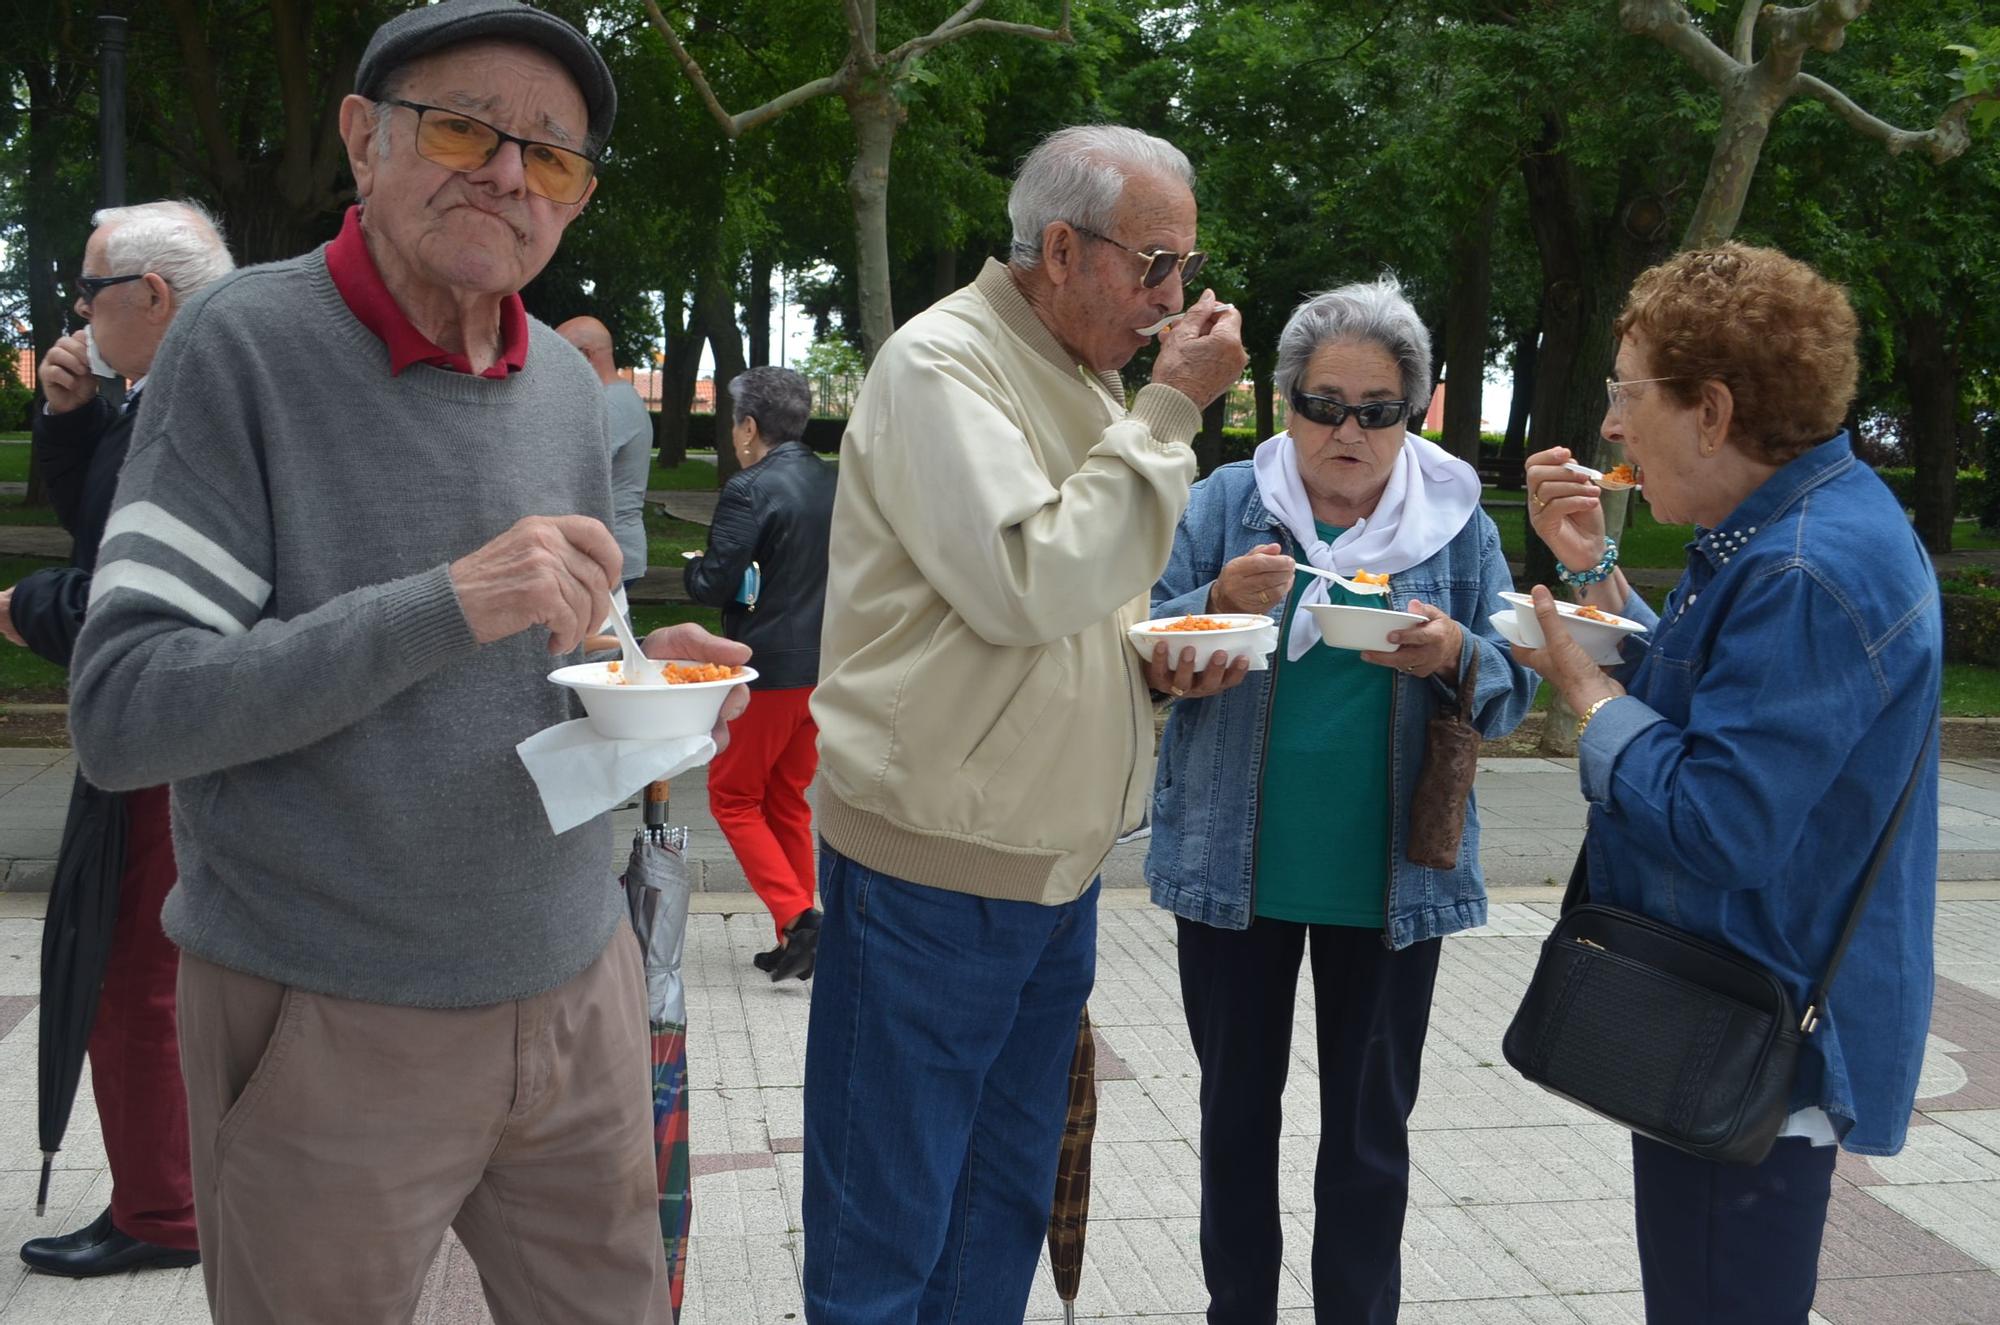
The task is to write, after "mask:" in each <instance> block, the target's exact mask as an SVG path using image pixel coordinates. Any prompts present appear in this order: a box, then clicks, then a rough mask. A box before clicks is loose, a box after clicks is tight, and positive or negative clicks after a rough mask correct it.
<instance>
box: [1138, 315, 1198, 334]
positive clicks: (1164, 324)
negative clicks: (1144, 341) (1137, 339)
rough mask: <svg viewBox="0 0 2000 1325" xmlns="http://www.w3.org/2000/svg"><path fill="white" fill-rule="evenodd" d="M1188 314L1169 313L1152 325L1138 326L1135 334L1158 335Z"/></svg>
mask: <svg viewBox="0 0 2000 1325" xmlns="http://www.w3.org/2000/svg"><path fill="white" fill-rule="evenodd" d="M1186 316H1187V314H1186V313H1169V314H1167V315H1166V316H1165V317H1163V318H1161V319H1160V320H1159V321H1158V322H1155V323H1154V324H1153V325H1152V326H1150V327H1139V328H1137V329H1136V331H1135V333H1134V334H1136V335H1140V336H1157V335H1159V334H1160V333H1161V332H1163V331H1165V330H1166V329H1167V328H1168V327H1171V326H1172V325H1174V323H1176V322H1178V321H1180V320H1181V319H1182V318H1184V317H1186Z"/></svg>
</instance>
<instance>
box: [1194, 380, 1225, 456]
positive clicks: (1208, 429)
mask: <svg viewBox="0 0 2000 1325" xmlns="http://www.w3.org/2000/svg"><path fill="white" fill-rule="evenodd" d="M1228 414H1229V393H1228V392H1224V393H1223V394H1222V395H1219V396H1217V397H1216V398H1215V403H1214V404H1212V405H1210V406H1209V407H1208V408H1207V409H1205V410H1203V411H1202V412H1201V431H1200V432H1199V433H1198V434H1196V436H1195V439H1194V468H1195V473H1197V474H1201V475H1208V474H1212V473H1214V472H1215V467H1216V466H1217V465H1219V464H1221V463H1222V428H1223V423H1224V420H1225V419H1226V418H1227V416H1228Z"/></svg>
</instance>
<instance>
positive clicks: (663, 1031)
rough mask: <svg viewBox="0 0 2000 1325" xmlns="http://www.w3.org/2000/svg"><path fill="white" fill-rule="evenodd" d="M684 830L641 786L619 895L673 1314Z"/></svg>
mask: <svg viewBox="0 0 2000 1325" xmlns="http://www.w3.org/2000/svg"><path fill="white" fill-rule="evenodd" d="M686 852H687V829H685V828H669V827H667V784H666V783H664V782H655V783H653V784H652V785H651V786H649V787H647V788H646V804H645V824H644V826H643V827H641V828H640V829H639V831H638V832H637V833H635V834H634V835H633V838H632V859H631V861H630V862H629V863H628V864H627V865H626V867H625V879H624V884H625V900H626V902H627V904H628V905H629V906H630V907H631V912H632V932H633V933H635V934H637V935H638V936H639V947H640V950H641V951H643V952H644V953H645V954H646V1004H647V1007H646V1020H647V1022H648V1026H649V1029H650V1030H651V1032H652V1037H653V1150H654V1157H655V1161H656V1163H657V1166H658V1172H659V1182H660V1238H661V1240H662V1241H663V1242H664V1243H665V1244H666V1249H667V1282H668V1285H669V1287H670V1291H671V1292H672V1294H673V1303H674V1319H675V1320H676V1321H678V1320H679V1319H680V1316H681V1295H682V1293H683V1292H684V1291H685V1290H686V1288H687V1246H688V1229H689V1226H690V1225H691V1224H692V1222H693V1219H694V1188H693V1181H694V1180H693V1174H692V1172H691V1170H690V1167H689V1160H688V1097H687V997H686V989H685V987H684V986H683V985H682V983H681V949H682V947H683V945H684V944H685V943H686V941H687V917H688V895H689V893H690V892H691V890H692V885H691V884H690V882H689V879H688V869H687V856H686Z"/></svg>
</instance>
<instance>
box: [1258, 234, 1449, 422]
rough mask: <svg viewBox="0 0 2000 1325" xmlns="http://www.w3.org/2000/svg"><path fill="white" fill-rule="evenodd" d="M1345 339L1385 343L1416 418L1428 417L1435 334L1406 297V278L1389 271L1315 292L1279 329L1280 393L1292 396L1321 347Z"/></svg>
mask: <svg viewBox="0 0 2000 1325" xmlns="http://www.w3.org/2000/svg"><path fill="white" fill-rule="evenodd" d="M1344 340H1353V341H1363V342H1365V343H1367V344H1370V345H1376V346H1379V347H1380V348H1381V349H1382V350H1383V352H1384V353H1386V354H1387V355H1388V356H1389V357H1390V358H1391V359H1394V360H1395V361H1396V371H1397V372H1398V373H1399V374H1400V375H1401V377H1402V382H1403V399H1405V400H1407V401H1409V402H1410V417H1411V418H1413V419H1421V418H1423V416H1424V410H1425V409H1426V408H1428V407H1429V404H1430V399H1431V333H1430V331H1429V330H1428V329H1427V328H1426V327H1425V326H1424V320H1423V319H1422V318H1421V317H1418V316H1417V310H1416V309H1415V308H1414V307H1412V306H1411V304H1410V301H1409V300H1408V299H1407V298H1406V297H1404V295H1403V286H1402V283H1401V282H1399V281H1398V280H1397V279H1396V278H1395V276H1394V275H1392V274H1391V273H1389V272H1386V271H1385V272H1383V273H1382V274H1381V275H1380V276H1378V277H1377V278H1375V279H1374V280H1372V281H1357V282H1355V283H1354V284H1353V285H1343V286H1341V287H1340V288H1339V289H1338V290H1327V291H1325V292H1324V293H1321V294H1316V295H1313V296H1312V297H1311V298H1309V299H1307V300H1306V301H1305V302H1304V303H1302V304H1300V305H1299V306H1298V307H1297V308H1295V309H1293V310H1292V316H1291V317H1290V318H1289V319H1287V321H1286V322H1285V329H1284V330H1283V331H1281V332H1279V333H1278V366H1277V371H1276V372H1275V373H1273V374H1272V376H1273V377H1274V378H1275V379H1276V385H1277V388H1278V395H1279V396H1280V397H1281V398H1283V399H1285V400H1290V399H1291V398H1292V390H1293V388H1294V387H1296V386H1298V384H1299V379H1300V378H1301V377H1303V376H1305V371H1306V365H1307V364H1308V363H1310V362H1311V361H1312V357H1313V355H1314V354H1315V353H1317V352H1318V351H1319V349H1320V347H1322V346H1325V345H1332V344H1335V343H1337V342H1339V341H1344Z"/></svg>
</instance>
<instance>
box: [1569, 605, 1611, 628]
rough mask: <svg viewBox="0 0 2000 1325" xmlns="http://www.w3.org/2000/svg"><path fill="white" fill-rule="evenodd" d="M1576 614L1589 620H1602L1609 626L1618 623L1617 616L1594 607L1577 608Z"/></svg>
mask: <svg viewBox="0 0 2000 1325" xmlns="http://www.w3.org/2000/svg"><path fill="white" fill-rule="evenodd" d="M1576 614H1577V615H1578V616H1580V617H1583V618H1584V619H1586V620H1589V621H1602V622H1604V623H1605V624H1606V625H1608V626H1610V625H1617V624H1618V618H1617V617H1615V616H1612V615H1611V614H1610V613H1609V612H1600V611H1598V610H1597V609H1596V608H1594V607H1579V608H1577V609H1576Z"/></svg>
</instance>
